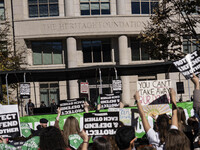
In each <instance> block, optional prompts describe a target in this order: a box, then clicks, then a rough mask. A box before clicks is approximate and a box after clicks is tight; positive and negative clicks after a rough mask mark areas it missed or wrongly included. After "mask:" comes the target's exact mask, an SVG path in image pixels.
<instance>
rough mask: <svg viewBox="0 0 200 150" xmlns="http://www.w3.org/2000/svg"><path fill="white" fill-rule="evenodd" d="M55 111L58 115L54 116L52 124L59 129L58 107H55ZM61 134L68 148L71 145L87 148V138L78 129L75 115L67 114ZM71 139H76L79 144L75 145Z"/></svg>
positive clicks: (69, 149) (81, 149)
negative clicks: (54, 119)
mask: <svg viewBox="0 0 200 150" xmlns="http://www.w3.org/2000/svg"><path fill="white" fill-rule="evenodd" d="M57 112H58V115H57V117H56V121H55V124H54V126H55V127H56V128H58V129H60V127H59V118H60V115H61V110H60V108H58V109H57ZM62 134H63V137H64V142H65V144H66V146H67V148H68V150H71V147H74V146H76V147H77V149H78V150H87V146H88V141H89V138H88V136H87V134H86V133H85V132H84V131H80V127H79V122H78V120H77V119H76V118H75V117H73V116H69V117H68V118H67V119H66V121H65V123H64V126H63V131H62ZM72 139H76V141H77V142H76V143H79V145H78V146H77V145H76V143H74V142H73V140H72Z"/></svg>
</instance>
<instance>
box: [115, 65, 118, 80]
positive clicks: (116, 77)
mask: <svg viewBox="0 0 200 150" xmlns="http://www.w3.org/2000/svg"><path fill="white" fill-rule="evenodd" d="M114 69H115V79H118V76H117V69H116V68H114Z"/></svg>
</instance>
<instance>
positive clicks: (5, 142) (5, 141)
mask: <svg viewBox="0 0 200 150" xmlns="http://www.w3.org/2000/svg"><path fill="white" fill-rule="evenodd" d="M0 143H4V144H7V140H6V139H4V138H3V137H2V136H1V137H0Z"/></svg>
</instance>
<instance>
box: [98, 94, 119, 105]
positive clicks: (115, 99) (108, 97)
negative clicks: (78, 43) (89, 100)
mask: <svg viewBox="0 0 200 150" xmlns="http://www.w3.org/2000/svg"><path fill="white" fill-rule="evenodd" d="M100 104H101V109H106V108H117V107H119V104H120V95H118V94H101V95H100Z"/></svg>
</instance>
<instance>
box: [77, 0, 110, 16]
mask: <svg viewBox="0 0 200 150" xmlns="http://www.w3.org/2000/svg"><path fill="white" fill-rule="evenodd" d="M80 7H81V8H80V9H81V15H108V14H110V0H80Z"/></svg>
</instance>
